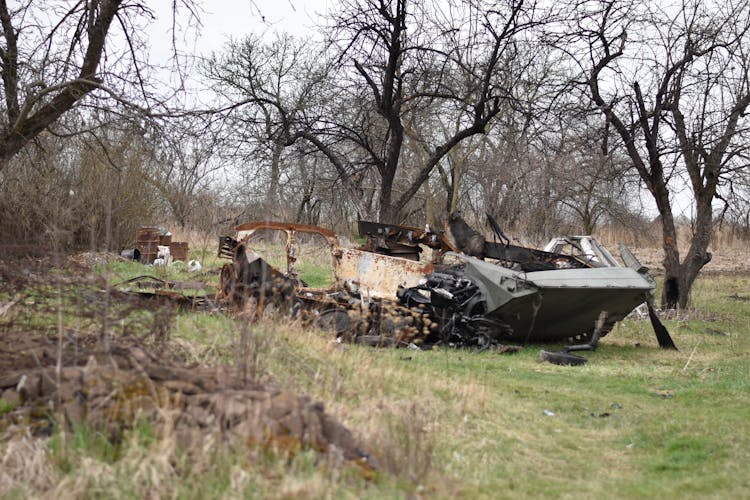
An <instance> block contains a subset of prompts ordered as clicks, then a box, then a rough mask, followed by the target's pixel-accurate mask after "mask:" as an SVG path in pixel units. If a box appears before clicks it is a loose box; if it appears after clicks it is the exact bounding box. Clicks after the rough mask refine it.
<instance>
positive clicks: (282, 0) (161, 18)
mask: <svg viewBox="0 0 750 500" xmlns="http://www.w3.org/2000/svg"><path fill="white" fill-rule="evenodd" d="M195 3H196V4H198V9H199V15H198V17H199V18H200V24H201V26H200V27H199V28H198V29H197V31H196V29H195V27H194V26H193V27H192V28H191V29H188V30H185V29H181V28H186V27H187V26H186V23H187V18H188V15H187V12H186V10H185V9H184V8H181V9H180V10H179V14H178V16H177V23H178V28H177V35H176V38H177V41H178V45H180V47H179V48H180V49H181V50H184V51H186V52H189V53H192V54H195V55H208V54H210V53H211V52H212V51H217V50H220V49H221V48H222V46H223V45H224V43H225V42H226V41H227V40H229V39H230V38H239V37H242V36H244V35H247V34H250V33H254V34H256V35H261V36H270V35H273V33H274V32H288V33H291V34H294V35H308V36H313V35H315V33H316V30H315V27H314V25H315V24H316V22H317V19H318V16H317V14H324V13H325V12H327V10H328V9H329V8H330V7H332V6H333V5H335V3H336V2H335V0H217V1H213V2H212V1H208V0H196V2H195ZM152 8H153V9H154V13H155V15H156V18H157V19H156V21H155V22H154V23H153V24H152V25H151V26H150V27H149V38H150V40H151V41H152V45H151V51H152V57H153V58H154V60H159V59H162V58H168V57H169V56H170V54H171V46H172V40H171V36H172V33H171V23H172V2H171V1H165V0H162V1H161V2H159V3H158V4H156V5H154V6H153V7H152ZM196 35H197V37H196Z"/></svg>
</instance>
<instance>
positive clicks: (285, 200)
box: [0, 0, 750, 307]
mask: <svg viewBox="0 0 750 500" xmlns="http://www.w3.org/2000/svg"><path fill="white" fill-rule="evenodd" d="M42 4H44V5H42ZM258 8H259V9H260V10H261V11H262V6H258ZM198 12H199V9H198V7H197V6H196V5H195V4H193V3H191V2H189V1H187V0H185V1H183V2H178V3H175V4H174V10H173V12H172V15H173V16H175V18H178V17H180V16H187V17H189V18H195V17H196V16H199V14H197V13H198ZM153 15H154V14H153V13H152V12H151V11H150V10H149V9H148V6H147V5H146V4H145V3H140V2H137V1H133V2H125V1H121V0H120V1H118V0H98V1H93V2H73V1H62V0H60V1H58V2H53V3H50V2H37V1H33V0H26V1H25V2H20V3H16V4H13V5H9V4H8V2H6V1H4V0H3V1H0V24H2V29H3V36H2V39H0V63H1V65H2V67H1V68H0V69H1V76H2V81H3V91H4V97H5V99H4V100H3V101H2V103H0V191H2V198H1V199H2V201H0V210H1V211H2V223H0V225H2V228H0V229H2V231H3V234H4V235H5V236H4V237H5V238H9V237H12V238H21V237H23V235H28V234H36V235H39V234H48V235H49V234H54V235H55V238H56V239H55V241H57V242H59V244H60V245H82V244H84V243H85V242H87V241H88V242H90V241H93V240H97V241H102V239H105V240H106V241H110V242H113V243H112V244H113V245H114V244H115V242H118V241H120V239H122V238H126V235H127V233H128V231H129V230H130V229H129V228H130V226H132V225H137V224H140V223H141V222H143V221H145V220H151V219H154V218H156V217H158V215H157V214H165V213H168V214H169V215H170V216H171V217H172V218H173V219H174V220H175V221H176V222H177V223H178V224H180V225H183V226H200V227H202V228H210V227H211V226H212V225H216V224H219V223H222V222H227V221H228V222H229V223H231V222H233V221H234V220H238V221H239V220H246V219H251V218H261V217H263V218H273V219H285V220H294V221H297V222H304V223H312V224H321V225H325V226H328V227H333V228H334V229H337V230H344V231H346V229H347V227H351V225H352V224H353V223H354V222H356V220H357V218H367V219H373V220H380V221H383V222H393V223H409V224H412V225H419V226H422V225H425V224H429V225H430V226H433V227H436V228H438V229H439V228H441V226H442V221H443V220H444V219H445V217H446V216H447V214H449V213H451V212H452V211H454V210H457V209H461V210H463V211H464V213H465V214H468V218H469V219H470V220H474V221H475V222H478V221H480V220H481V219H483V214H484V213H491V214H492V215H493V216H494V217H495V218H496V219H497V220H498V221H501V223H502V224H504V225H505V227H506V228H507V229H508V230H509V231H510V232H514V233H518V234H521V233H522V234H524V235H525V236H526V237H527V238H529V239H530V240H531V241H536V242H541V241H543V240H544V239H545V238H548V237H549V236H551V235H553V234H557V233H559V232H560V231H561V230H562V229H565V230H566V231H571V232H583V233H593V232H596V230H597V229H598V228H600V227H601V226H602V225H604V224H614V225H618V226H622V227H626V228H627V227H630V228H632V229H633V230H635V231H638V230H640V229H641V228H642V227H643V225H644V210H643V204H644V202H645V203H646V204H647V205H653V206H655V207H656V210H657V212H658V225H659V232H660V235H659V241H660V244H661V246H662V248H663V251H664V268H665V287H664V290H665V291H664V296H663V302H664V304H665V305H667V306H671V307H673V306H680V307H684V306H685V305H686V304H687V300H688V297H689V291H690V288H691V286H692V284H693V282H694V281H695V279H696V277H697V275H698V273H699V272H700V270H701V269H702V268H703V266H705V265H706V263H708V262H709V261H710V258H711V256H710V253H709V251H708V250H709V245H710V242H711V237H712V235H713V232H714V231H715V229H716V227H717V225H718V224H720V223H726V224H730V225H732V226H733V227H735V228H736V229H737V231H738V232H740V233H743V232H744V235H745V236H747V232H748V228H750V224H749V222H750V194H749V193H750V173H749V172H750V170H748V168H747V165H748V150H747V147H748V144H750V141H749V139H750V137H748V118H747V116H746V115H747V108H748V106H749V105H750V78H749V75H750V61H748V50H750V49H748V47H750V39H749V38H750V35H749V34H748V30H749V29H750V2H748V1H736V0H730V1H729V2H721V3H718V2H700V1H694V0H690V1H688V0H682V1H679V2H674V3H670V4H665V5H655V4H654V2H648V1H646V0H607V1H604V0H599V1H577V0H568V1H563V2H555V3H554V4H550V2H541V1H534V0H497V1H487V0H482V1H480V0H434V1H419V2H417V1H414V0H340V1H339V2H338V4H337V5H336V8H335V9H331V13H330V14H328V15H327V16H326V17H323V18H321V19H320V20H319V28H318V29H319V36H317V37H315V38H310V39H303V38H298V37H295V36H293V35H291V34H288V33H278V34H276V36H275V37H273V38H271V39H268V38H262V37H259V36H257V35H253V34H251V33H249V34H248V35H247V36H244V37H242V38H239V39H233V40H230V41H229V42H227V43H226V45H225V47H224V48H223V49H222V50H220V51H218V52H216V53H213V54H210V55H205V56H198V55H196V56H195V58H194V61H195V67H196V68H197V70H198V71H197V75H195V76H194V77H193V79H194V81H192V82H191V85H192V86H197V87H198V88H200V89H201V91H200V104H194V103H196V102H198V101H197V100H196V99H195V98H194V97H193V98H188V96H186V95H185V94H184V93H183V92H182V86H181V85H177V87H176V88H165V86H164V85H156V84H155V83H154V80H152V77H153V76H154V75H156V74H157V72H156V69H157V68H154V67H152V66H150V65H149V64H148V63H147V62H146V61H147V59H146V56H145V51H146V50H147V47H148V40H147V39H146V38H145V31H144V23H145V22H148V21H149V20H150V19H151V18H153ZM257 22H259V21H257ZM173 25H174V26H181V25H182V24H181V23H174V24H173ZM175 29H177V28H175ZM175 50H176V48H175ZM181 60H184V59H181V58H180V57H175V58H174V61H177V62H178V63H179V62H180V61H181ZM173 70H174V71H178V72H179V71H180V70H181V68H179V67H176V68H173ZM180 75H182V73H180ZM97 186H104V188H102V187H99V188H97ZM83 193H89V194H88V195H84V194H83ZM644 200H645V201H644ZM688 202H689V204H690V206H691V209H690V210H691V211H690V213H689V214H680V213H678V212H677V211H676V206H677V205H680V204H687V203H688ZM685 215H686V216H687V218H688V219H689V222H690V227H691V236H690V240H689V244H688V246H687V248H680V242H679V240H678V232H677V228H678V222H677V220H676V219H679V218H680V217H681V216H685ZM39 227H44V228H45V229H44V230H43V231H39V229H38V228H39ZM45 231H46V233H45ZM120 233H122V234H120Z"/></svg>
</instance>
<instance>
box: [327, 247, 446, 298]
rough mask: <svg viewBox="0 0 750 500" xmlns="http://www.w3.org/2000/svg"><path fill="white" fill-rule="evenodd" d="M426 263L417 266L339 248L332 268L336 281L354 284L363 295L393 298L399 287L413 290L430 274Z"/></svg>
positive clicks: (412, 262) (410, 262) (401, 259)
mask: <svg viewBox="0 0 750 500" xmlns="http://www.w3.org/2000/svg"><path fill="white" fill-rule="evenodd" d="M433 270H434V266H433V264H432V263H429V262H417V261H414V260H409V259H403V258H400V257H392V256H387V255H381V254H377V253H373V252H368V251H364V250H355V249H351V248H342V249H341V255H340V256H339V257H338V258H337V259H336V261H335V264H334V275H335V277H336V279H337V281H339V282H341V283H343V282H345V281H348V280H352V281H356V282H357V283H358V285H359V289H360V291H361V293H362V294H363V295H369V296H371V297H391V298H392V297H394V296H395V294H396V290H398V287H399V285H401V286H404V287H413V286H417V284H418V283H419V280H420V279H422V278H424V277H425V275H426V274H429V273H431V272H433Z"/></svg>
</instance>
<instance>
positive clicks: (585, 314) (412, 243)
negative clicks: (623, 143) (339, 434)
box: [219, 221, 674, 350]
mask: <svg viewBox="0 0 750 500" xmlns="http://www.w3.org/2000/svg"><path fill="white" fill-rule="evenodd" d="M493 222H494V221H491V223H493ZM495 225H496V224H495ZM236 229H237V231H236V234H235V235H234V236H233V237H222V238H221V239H220V249H219V255H220V256H222V257H225V258H230V259H232V263H231V264H227V265H225V266H224V268H223V269H222V274H221V279H222V284H221V289H222V293H223V295H224V296H225V297H227V298H229V299H230V300H231V301H232V302H234V303H235V304H237V305H242V304H244V303H246V301H247V300H252V301H253V303H254V304H256V305H257V306H260V307H261V308H262V307H263V304H266V303H273V304H275V305H276V306H278V305H279V304H281V305H282V306H283V307H289V310H290V313H291V314H293V315H297V314H300V315H301V316H302V317H303V320H307V321H311V322H314V323H315V324H316V325H318V326H320V327H325V328H329V329H331V330H333V331H334V332H335V334H336V335H337V336H339V337H341V338H342V339H344V340H349V341H354V342H361V343H367V344H375V345H406V344H412V345H451V346H475V347H479V348H487V347H491V346H493V345H504V344H507V343H523V344H526V343H529V342H561V341H567V340H569V339H579V340H582V341H583V342H584V344H580V345H578V346H576V348H574V349H572V350H580V349H585V348H596V342H597V341H598V339H599V337H600V336H602V335H605V334H606V333H607V332H609V331H610V330H611V329H612V327H613V326H614V325H615V323H617V322H618V321H620V320H622V319H623V318H624V317H625V316H627V315H628V314H629V313H630V312H631V311H632V310H633V309H634V308H635V307H636V306H638V305H639V304H641V303H643V302H647V303H652V300H653V291H654V288H655V283H654V281H653V279H652V278H651V277H650V276H649V275H648V272H647V269H645V268H644V267H642V266H641V265H640V264H639V263H638V261H637V260H636V259H635V257H634V256H633V255H632V254H631V253H630V252H629V251H628V250H627V249H626V248H624V247H623V248H621V253H622V255H623V259H624V260H625V261H626V264H627V265H628V267H602V265H600V264H598V263H596V262H593V261H592V260H591V259H587V258H581V257H578V256H571V255H566V254H562V253H556V252H548V251H542V250H536V249H531V248H525V247H519V246H514V245H511V244H510V242H509V241H507V240H506V241H505V242H500V243H498V242H493V241H485V240H484V239H482V241H483V242H484V243H483V246H482V248H481V251H474V252H473V253H475V254H477V255H476V256H471V255H467V254H466V253H463V252H461V251H460V250H461V248H462V242H461V241H460V238H456V236H457V235H458V236H460V234H458V233H459V231H458V230H456V231H450V230H449V231H448V233H449V234H447V235H446V234H443V233H434V232H430V231H428V230H426V229H425V230H422V229H419V228H415V227H408V226H398V225H387V224H380V223H374V222H365V221H362V222H360V224H359V231H360V236H361V237H362V238H364V239H365V243H364V245H363V246H362V247H361V248H357V249H354V248H344V247H343V246H342V245H341V244H340V242H339V239H338V237H337V236H336V235H335V234H334V233H333V232H331V231H329V230H327V229H324V228H319V227H316V226H305V225H299V224H287V223H278V222H252V223H248V224H243V225H241V226H238V227H237V228H236ZM269 229H272V230H277V231H281V232H282V233H284V234H285V236H286V241H285V247H286V270H285V271H281V270H280V269H276V268H274V267H273V266H271V265H270V264H268V262H267V260H265V259H264V258H263V257H261V255H260V254H259V253H257V252H256V251H255V250H254V249H253V238H254V237H255V236H256V235H257V234H258V232H259V231H265V230H269ZM459 229H460V228H459ZM451 233H453V234H451ZM464 234H465V233H464ZM304 235H317V236H319V237H322V238H324V240H325V241H326V242H327V245H328V246H329V250H330V258H331V261H332V269H333V279H332V283H331V285H330V286H328V287H324V288H313V287H309V286H307V284H306V283H305V282H304V280H302V279H300V278H299V275H298V272H297V269H296V266H295V265H296V261H297V256H298V255H299V253H300V244H304V243H301V239H304V238H301V236H304ZM470 236H471V237H474V235H470ZM474 247H475V248H476V245H475V246H474ZM427 254H431V256H428V255H427ZM649 313H650V317H651V318H652V321H656V323H654V326H655V329H656V330H657V338H659V344H660V346H662V347H674V344H672V343H671V339H669V338H668V337H669V336H668V334H667V333H666V330H665V329H664V328H663V326H661V325H660V324H658V325H657V323H658V319H656V316H655V314H654V313H653V309H652V308H650V310H649ZM665 335H666V336H665Z"/></svg>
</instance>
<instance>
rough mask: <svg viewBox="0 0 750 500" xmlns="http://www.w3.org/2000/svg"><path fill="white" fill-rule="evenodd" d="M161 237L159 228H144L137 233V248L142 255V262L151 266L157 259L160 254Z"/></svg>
mask: <svg viewBox="0 0 750 500" xmlns="http://www.w3.org/2000/svg"><path fill="white" fill-rule="evenodd" d="M159 235H160V230H159V228H158V227H142V228H140V229H138V231H136V234H135V247H136V248H137V249H138V251H139V252H140V254H141V262H143V263H144V264H150V263H151V262H153V261H154V259H156V255H157V253H158V252H159Z"/></svg>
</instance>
